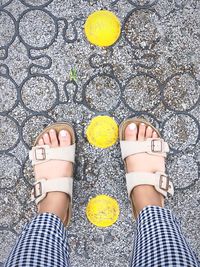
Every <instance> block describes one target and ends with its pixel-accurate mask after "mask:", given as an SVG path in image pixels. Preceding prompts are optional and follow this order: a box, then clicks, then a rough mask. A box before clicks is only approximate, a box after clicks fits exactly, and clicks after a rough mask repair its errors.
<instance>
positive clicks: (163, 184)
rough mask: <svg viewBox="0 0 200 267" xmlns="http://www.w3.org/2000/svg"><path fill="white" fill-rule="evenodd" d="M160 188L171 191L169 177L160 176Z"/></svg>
mask: <svg viewBox="0 0 200 267" xmlns="http://www.w3.org/2000/svg"><path fill="white" fill-rule="evenodd" d="M159 188H160V189H162V190H164V191H166V192H168V190H169V177H168V176H165V175H162V174H161V175H160V181H159Z"/></svg>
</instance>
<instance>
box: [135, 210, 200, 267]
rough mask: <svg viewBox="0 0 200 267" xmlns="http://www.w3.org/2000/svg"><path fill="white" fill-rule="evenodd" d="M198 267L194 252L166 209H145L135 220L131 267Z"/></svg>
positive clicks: (175, 220)
mask: <svg viewBox="0 0 200 267" xmlns="http://www.w3.org/2000/svg"><path fill="white" fill-rule="evenodd" d="M153 266H156V267H162V266H163V267H172V266H173V267H174V266H178V267H198V266H200V262H199V261H198V259H197V257H196V255H195V253H194V252H193V251H192V249H191V248H190V246H189V244H188V242H187V240H186V238H185V237H184V235H183V233H182V231H181V228H180V223H179V221H178V220H177V218H176V217H175V216H174V215H173V214H172V212H171V211H170V210H167V209H164V208H161V207H158V206H157V207H156V206H147V207H145V208H144V209H143V210H142V211H141V213H140V215H139V217H138V219H137V230H136V237H135V242H134V249H133V257H132V261H131V267H153Z"/></svg>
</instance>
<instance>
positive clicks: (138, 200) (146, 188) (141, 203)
mask: <svg viewBox="0 0 200 267" xmlns="http://www.w3.org/2000/svg"><path fill="white" fill-rule="evenodd" d="M131 200H132V203H133V205H134V208H135V211H136V215H137V216H138V214H139V213H140V211H141V210H143V208H144V207H146V206H158V207H163V206H164V197H163V196H162V195H161V194H160V193H159V192H157V191H156V190H155V188H154V187H153V186H151V185H139V186H136V187H135V188H134V189H133V190H132V192H131Z"/></svg>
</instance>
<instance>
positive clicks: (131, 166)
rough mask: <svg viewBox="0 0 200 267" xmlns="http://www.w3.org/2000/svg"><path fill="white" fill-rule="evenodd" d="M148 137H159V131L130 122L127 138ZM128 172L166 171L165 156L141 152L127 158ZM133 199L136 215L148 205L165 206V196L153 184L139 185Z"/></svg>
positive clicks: (133, 191)
mask: <svg viewBox="0 0 200 267" xmlns="http://www.w3.org/2000/svg"><path fill="white" fill-rule="evenodd" d="M147 138H158V135H157V133H156V132H155V131H154V130H153V129H152V128H151V127H150V126H146V125H145V124H144V123H140V124H139V126H137V125H136V124H134V123H130V124H129V125H128V126H127V127H126V129H125V140H131V141H135V140H139V141H144V140H145V139H147ZM126 165H127V172H128V173H129V172H152V173H153V172H157V171H159V172H165V160H164V158H163V157H158V156H154V155H149V154H147V153H141V154H136V155H132V156H129V157H127V158H126ZM131 199H132V201H133V205H134V208H135V211H136V216H138V214H139V212H140V211H141V210H142V209H143V208H144V207H146V206H148V205H151V206H160V207H163V206H164V197H163V196H162V195H161V194H160V193H159V192H157V191H156V190H155V188H154V187H153V186H152V185H138V186H136V187H135V188H134V189H133V190H132V192H131Z"/></svg>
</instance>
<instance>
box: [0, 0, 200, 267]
mask: <svg viewBox="0 0 200 267" xmlns="http://www.w3.org/2000/svg"><path fill="white" fill-rule="evenodd" d="M99 9H108V10H111V11H113V12H115V14H116V15H117V16H118V17H119V19H120V21H121V25H122V34H121V36H120V39H119V40H118V42H117V43H116V44H115V45H114V46H113V47H110V48H108V49H102V48H98V47H94V46H92V45H90V44H89V43H88V42H87V41H86V38H85V36H84V33H83V25H84V21H85V19H86V18H87V16H88V15H89V14H90V13H91V12H93V11H95V10H99ZM199 25H200V3H199V1H198V0H181V1H180V0H173V1H171V0H155V1H154V0H127V1H125V0H124V1H123V0H122V1H120V0H115V1H107V0H100V1H96V0H91V1H90V0H68V1H65V0H9V1H8V0H1V1H0V240H1V244H2V245H1V246H0V266H1V263H3V262H4V261H5V259H6V257H7V255H8V253H9V251H10V249H11V247H12V246H13V244H14V242H15V240H16V238H17V235H18V234H19V233H20V231H21V229H22V227H23V225H24V224H25V223H26V222H27V221H28V220H29V219H30V218H32V217H33V216H34V215H35V207H34V205H32V204H31V203H30V202H29V195H30V190H31V184H32V183H33V181H34V177H33V172H32V168H31V165H30V161H29V160H28V149H29V148H30V146H31V144H32V142H33V140H34V138H35V137H36V136H37V134H38V133H39V132H40V131H41V129H43V128H44V127H45V126H46V125H48V124H49V123H51V122H54V121H60V120H68V121H70V122H72V124H73V125H74V127H75V129H76V132H77V139H78V142H77V167H76V173H75V182H74V213H73V219H72V223H71V226H70V227H69V243H70V255H71V262H72V266H74V267H76V266H77V267H78V266H80V265H81V266H82V267H88V266H89V267H100V266H102V265H103V266H105V267H113V266H117V267H124V266H128V263H129V260H130V256H131V250H132V244H133V237H134V227H135V223H134V221H133V220H132V215H131V209H130V205H129V202H128V200H127V193H126V187H125V180H124V169H123V164H122V160H121V156H120V151H119V144H118V143H117V144H116V145H114V146H112V147H111V148H108V149H104V150H101V149H96V148H94V147H92V146H91V145H90V144H89V143H88V142H87V140H86V137H85V129H86V127H87V125H88V123H89V121H90V120H91V118H93V117H94V116H96V115H99V114H107V115H110V116H113V117H114V118H115V120H116V121H117V122H118V123H120V122H121V121H122V120H123V119H124V118H126V117H130V116H143V117H145V118H147V119H149V120H150V121H151V122H153V123H154V124H155V126H157V127H159V128H160V130H161V131H162V134H163V135H164V137H165V139H166V140H167V141H168V142H169V144H170V148H171V151H170V155H169V157H168V162H167V170H168V173H169V175H170V177H171V178H172V180H173V181H174V184H175V189H176V190H175V196H174V199H173V201H172V200H171V201H170V202H169V203H167V205H168V206H169V207H171V209H172V210H173V211H174V213H175V214H176V215H177V216H178V217H179V218H180V219H181V221H182V227H183V231H184V233H185V235H186V236H187V238H188V239H189V241H190V243H191V245H192V247H193V249H194V250H195V251H196V253H197V254H198V255H199V256H200V232H199V229H200V195H199V192H200V180H199V162H200V154H199V151H200V146H199V122H200V115H199V114H200V113H199V111H200V108H199V107H200V106H199V95H200V64H199V62H200V42H199V38H200V30H199ZM72 68H74V69H75V70H76V71H77V80H76V81H70V70H71V69H72ZM97 194H108V195H110V196H113V197H115V198H116V199H117V201H118V202H119V205H120V210H121V212H120V216H119V220H118V221H117V223H116V224H114V225H113V226H112V227H109V228H105V229H101V228H96V227H95V226H93V225H91V224H90V223H89V222H88V220H87V218H86V215H85V207H86V204H87V202H88V200H89V198H90V197H92V196H95V195H97Z"/></svg>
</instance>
